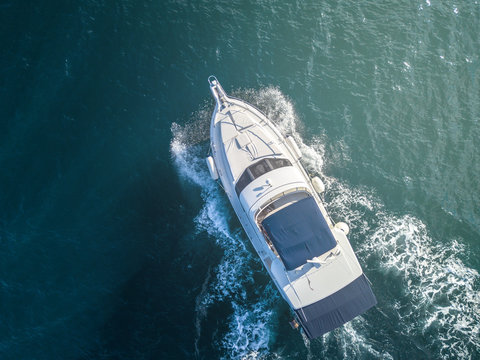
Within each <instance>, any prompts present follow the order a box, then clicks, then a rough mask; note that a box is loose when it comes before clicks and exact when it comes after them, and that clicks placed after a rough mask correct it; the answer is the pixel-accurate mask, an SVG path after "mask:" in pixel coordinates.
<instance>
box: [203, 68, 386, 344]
mask: <svg viewBox="0 0 480 360" xmlns="http://www.w3.org/2000/svg"><path fill="white" fill-rule="evenodd" d="M208 82H209V84H210V90H211V92H212V95H213V97H214V99H215V102H216V104H215V110H214V112H213V115H212V120H211V124H210V151H211V154H210V156H208V157H207V159H206V162H207V166H208V169H209V172H210V175H211V177H212V178H213V179H214V180H220V182H221V185H222V187H223V189H224V190H225V193H226V194H227V196H228V198H229V200H230V202H231V204H232V207H233V209H234V211H235V213H236V214H237V216H238V219H239V220H240V223H241V224H242V226H243V228H244V230H245V232H246V234H247V236H248V238H249V239H250V241H251V243H252V245H253V247H254V248H255V250H256V252H257V254H258V256H259V257H260V259H261V260H262V262H263V264H264V266H265V268H266V269H267V271H268V273H269V275H270V277H271V278H272V280H273V282H274V283H275V285H276V287H277V288H278V291H279V292H280V294H281V296H282V297H283V299H284V300H285V301H286V302H287V303H288V305H289V306H290V307H291V309H292V310H293V312H294V320H293V321H292V323H291V324H293V325H292V326H294V327H301V328H303V331H304V332H305V334H306V336H307V337H308V338H310V339H313V338H316V337H319V336H321V335H323V334H325V333H327V332H329V331H331V330H333V329H335V328H337V327H340V326H342V325H343V324H345V323H347V322H348V321H350V320H352V319H353V318H355V317H356V316H358V315H360V314H362V313H364V312H365V311H367V310H368V309H370V308H371V307H373V306H374V305H376V303H377V300H376V298H375V295H374V294H373V292H372V289H371V287H370V284H369V281H368V279H367V278H366V276H365V275H364V273H363V271H362V268H361V266H360V264H359V262H358V259H357V257H356V256H355V253H354V251H353V249H352V246H351V245H350V242H349V241H348V239H347V236H346V235H347V234H348V231H349V229H348V226H347V224H345V223H342V222H339V223H336V224H334V223H333V222H332V220H331V219H330V217H329V216H328V214H327V211H326V209H325V207H324V205H323V202H322V200H321V198H320V194H321V193H322V192H323V191H324V185H323V182H322V180H321V179H320V178H319V177H313V178H312V177H310V176H309V174H308V173H307V172H306V170H305V168H304V167H303V165H302V163H301V157H302V154H301V151H300V149H299V147H298V145H297V144H296V142H295V140H294V138H293V137H292V136H284V135H282V133H280V131H279V130H278V129H277V128H276V127H275V125H274V124H273V123H272V122H271V121H270V120H269V119H268V118H267V117H266V116H265V115H264V114H263V113H262V112H261V111H260V110H258V109H257V108H255V107H254V106H252V105H250V104H248V103H246V102H245V101H242V100H240V99H237V98H234V97H231V96H227V94H226V93H225V91H224V90H223V88H222V86H221V85H220V83H219V82H218V80H217V79H216V77H214V76H210V77H209V78H208Z"/></svg>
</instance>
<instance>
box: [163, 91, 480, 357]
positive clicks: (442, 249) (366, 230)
mask: <svg viewBox="0 0 480 360" xmlns="http://www.w3.org/2000/svg"><path fill="white" fill-rule="evenodd" d="M235 95H236V96H238V97H240V98H243V99H245V100H247V101H249V102H250V103H252V104H254V105H256V106H257V107H258V108H260V110H262V111H263V112H264V113H265V114H266V115H267V116H268V117H269V118H270V119H271V120H272V121H273V122H274V123H276V125H277V126H278V128H279V129H280V131H281V132H282V133H283V134H290V135H292V136H294V138H295V140H296V142H297V144H298V146H299V147H300V149H301V151H302V153H303V159H302V161H303V163H304V165H305V167H306V168H307V169H308V170H309V172H313V173H316V174H319V175H321V176H322V177H323V179H324V182H325V183H326V184H327V186H328V187H329V188H328V192H329V199H328V201H327V202H326V206H327V208H328V210H329V212H330V214H331V215H332V216H334V217H335V218H337V217H340V218H341V219H342V220H346V221H347V222H348V223H349V225H350V228H351V230H352V232H351V236H350V238H351V240H353V243H354V244H355V247H356V250H357V255H358V257H359V260H360V262H361V264H362V266H363V268H364V270H365V271H366V272H367V273H370V274H371V275H372V276H375V275H376V276H377V277H388V276H392V277H394V278H395V279H393V280H394V281H396V283H399V284H401V285H399V286H400V287H402V286H403V290H404V291H403V292H402V294H401V296H400V297H398V298H391V299H388V298H386V299H383V301H381V304H382V305H381V306H382V308H381V309H380V310H381V312H382V314H384V315H383V319H384V320H383V321H387V322H395V324H396V329H397V328H398V334H401V335H402V336H404V337H405V339H406V341H408V339H412V338H422V339H427V340H425V341H427V345H426V346H425V347H426V349H427V351H428V354H430V355H431V354H436V355H435V356H436V357H439V358H446V359H449V358H452V359H453V358H467V359H468V358H472V356H471V354H478V353H479V351H480V340H479V339H480V309H479V304H480V295H479V288H478V286H479V285H478V284H479V280H480V276H479V274H478V272H477V271H476V270H474V269H471V268H469V267H467V266H466V265H465V264H464V263H463V262H462V261H461V254H462V252H464V251H466V250H467V249H465V246H464V245H463V244H462V240H461V239H449V240H448V239H447V241H445V239H443V243H442V242H440V241H438V240H433V239H432V238H431V237H430V236H429V235H428V231H427V229H426V226H425V225H424V224H423V223H422V221H421V220H419V219H417V218H415V217H413V216H410V215H404V216H402V215H394V214H391V213H389V212H388V210H387V209H385V206H384V205H383V203H382V202H381V201H380V200H379V199H378V198H377V197H376V195H375V193H374V192H373V191H372V190H371V189H367V188H363V187H351V186H349V185H346V184H344V183H341V182H338V181H335V179H333V178H329V177H327V176H325V174H323V173H322V168H323V165H324V160H323V155H324V154H325V150H324V145H323V144H325V142H326V141H328V140H325V139H323V138H322V137H321V136H320V137H317V138H314V139H313V141H312V143H310V144H306V143H305V142H304V141H303V139H302V137H301V135H300V130H299V129H298V127H299V121H298V120H297V119H298V118H297V116H296V114H295V112H294V108H293V105H292V103H291V102H290V101H289V100H288V99H287V98H286V97H285V96H284V95H283V94H282V93H281V92H280V91H279V90H278V89H276V88H266V89H262V90H259V91H253V90H242V91H239V92H237V93H236V94H235ZM202 121H204V122H205V123H206V124H208V123H209V118H207V119H204V120H202ZM172 132H173V133H174V140H173V141H172V146H171V149H172V154H173V155H174V158H175V162H176V164H177V167H178V168H179V172H180V174H181V175H182V176H183V177H185V178H187V179H189V180H191V181H192V182H194V183H196V184H197V185H198V186H200V188H201V190H202V197H203V199H204V206H203V207H202V209H201V211H200V213H199V215H198V216H197V218H196V220H195V221H196V225H197V228H198V230H199V231H207V232H208V233H209V234H210V235H211V236H212V237H214V238H215V240H216V242H217V244H219V246H221V247H222V249H224V258H223V259H222V261H221V263H220V264H218V265H217V267H216V269H215V270H214V273H215V276H214V277H215V279H214V280H213V282H212V283H211V285H210V287H209V290H208V292H207V293H206V294H205V296H204V298H203V300H202V303H203V304H204V305H205V306H208V305H209V304H211V303H213V302H218V301H230V302H231V304H232V309H233V314H232V315H231V317H230V319H229V332H228V333H227V334H226V335H225V336H224V337H223V339H222V340H221V341H220V343H219V345H221V346H222V347H223V348H224V349H225V351H226V353H227V355H226V357H228V358H244V359H252V358H263V357H265V356H267V354H268V339H269V336H270V335H269V328H268V322H269V321H270V319H271V318H272V316H273V315H272V312H271V311H269V310H268V309H270V308H271V307H270V306H269V304H268V303H267V302H263V301H264V298H258V299H255V300H253V301H252V300H250V301H247V294H246V293H245V288H246V285H248V284H252V283H253V280H252V276H253V270H252V269H253V268H254V267H255V266H253V265H254V264H255V262H257V263H258V259H257V258H256V256H255V255H253V256H252V254H251V253H250V252H249V251H248V250H247V249H246V246H245V244H246V240H245V236H244V235H243V233H242V232H241V229H235V230H234V231H232V230H230V229H229V226H228V215H225V213H226V211H225V209H229V204H228V203H227V201H225V198H224V197H223V195H221V194H220V192H219V190H218V186H217V185H216V184H215V183H214V182H213V181H211V180H210V178H209V174H208V172H207V169H206V166H205V165H204V160H203V156H200V155H199V148H198V145H195V146H190V145H189V143H188V142H187V141H186V139H185V138H186V137H185V136H184V135H182V134H184V133H182V131H181V128H180V127H178V128H177V129H176V128H175V126H174V127H172ZM182 136H183V141H182ZM194 140H195V139H194ZM193 143H195V141H193ZM204 150H205V149H204ZM229 213H231V211H230V212H229ZM445 243H446V244H445ZM374 286H375V284H374ZM274 294H275V296H276V297H277V299H278V294H277V293H276V291H274ZM252 304H253V305H252ZM378 307H380V305H378ZM258 309H260V310H261V311H260V310H258ZM367 317H368V315H367ZM386 317H387V318H386ZM365 318H366V317H365V316H363V317H362V316H360V317H357V318H356V319H354V320H353V321H352V322H350V323H348V324H347V325H345V326H343V327H342V328H340V329H337V330H335V331H333V332H331V333H329V334H327V335H326V336H324V337H323V338H322V339H320V340H314V341H321V342H322V345H323V346H322V349H323V350H322V353H323V354H324V355H327V353H328V352H329V350H333V349H337V350H338V349H339V348H340V349H342V356H344V357H349V358H358V357H364V356H365V355H366V354H368V356H369V357H371V358H383V359H391V358H392V356H391V355H390V353H389V352H388V351H390V350H391V351H396V350H398V349H388V348H387V349H385V347H384V346H383V345H382V344H380V343H379V341H378V339H377V340H373V339H371V338H370V337H368V336H367V334H368V333H369V332H372V331H373V330H372V328H371V326H372V325H371V324H369V323H368V321H366V320H365ZM378 325H379V324H376V326H378ZM380 325H381V324H380ZM257 330H258V331H257ZM426 335H428V336H426ZM382 336H388V335H385V334H382V333H381V334H380V335H378V336H377V337H380V338H382ZM384 340H387V339H384ZM387 341H388V340H387ZM305 347H306V350H307V354H308V355H307V356H308V357H309V358H310V357H314V356H315V355H314V354H312V353H311V342H310V341H306V342H305ZM430 355H429V356H430ZM268 356H269V357H272V356H277V355H274V354H269V355H268Z"/></svg>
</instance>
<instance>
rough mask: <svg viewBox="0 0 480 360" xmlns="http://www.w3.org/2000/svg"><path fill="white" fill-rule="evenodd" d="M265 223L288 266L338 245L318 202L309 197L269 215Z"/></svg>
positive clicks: (284, 262) (290, 268)
mask: <svg viewBox="0 0 480 360" xmlns="http://www.w3.org/2000/svg"><path fill="white" fill-rule="evenodd" d="M262 226H263V228H264V229H265V231H266V232H267V234H268V237H269V238H270V240H271V241H272V243H273V246H275V249H276V250H277V253H278V255H280V258H281V259H282V261H283V264H284V265H285V268H286V269H287V270H293V269H295V268H297V267H299V266H300V265H303V264H305V263H306V262H307V260H308V259H313V258H314V257H316V256H319V255H322V254H324V253H326V252H327V251H329V250H331V249H333V248H334V247H335V246H336V244H337V243H336V241H335V238H334V237H333V235H332V232H331V231H330V228H329V227H328V224H327V222H326V221H325V219H324V217H323V215H322V213H321V211H320V209H319V207H318V205H317V203H316V202H315V200H314V199H313V198H312V197H307V198H305V199H302V200H300V201H297V202H296V203H293V204H292V205H289V206H287V207H285V208H283V209H281V210H279V211H277V212H276V213H273V214H272V215H270V216H268V217H267V218H265V220H263V221H262Z"/></svg>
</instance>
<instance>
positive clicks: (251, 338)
mask: <svg viewBox="0 0 480 360" xmlns="http://www.w3.org/2000/svg"><path fill="white" fill-rule="evenodd" d="M479 33H480V4H479V3H477V2H475V1H473V2H467V1H463V2H452V1H446V2H441V3H437V2H434V1H432V0H430V1H429V0H427V1H416V2H410V3H396V2H384V3H376V2H370V1H364V2H361V3H354V4H353V3H337V2H324V3H318V2H313V1H311V2H297V3H294V4H287V3H275V2H272V3H270V2H261V1H258V2H240V1H233V2H231V1H228V2H227V1H217V2H206V1H198V2H188V1H184V2H181V1H171V2H168V1H162V2H159V1H140V2H133V1H127V0H124V1H117V2H109V1H84V2H69V1H65V2H61V3H51V2H47V3H42V4H39V3H36V2H22V3H17V2H7V1H3V2H1V3H0V40H1V45H2V53H1V56H0V95H1V96H0V99H1V100H0V102H1V103H0V168H1V172H0V358H1V359H56V358H59V359H170V358H175V359H184V358H200V359H212V358H226V359H229V358H243V359H254V358H257V359H299V358H301V359H303V358H307V359H320V358H332V359H338V358H359V359H370V358H385V359H392V358H393V359H405V358H435V359H436V358H445V359H457V358H465V359H477V358H480V298H479V289H480V275H479V271H480V259H479V257H478V253H479V251H480V242H479V239H480V210H479V204H480V195H479V192H478V189H480V182H479V180H478V174H479V173H480V151H479V150H478V139H479V138H480V124H479V119H480V72H479V71H480V70H479V69H480V66H479V65H480V52H479V51H480V50H479V49H480V40H479V37H478V34H479ZM210 74H215V75H217V77H218V78H219V80H220V81H221V82H222V85H223V86H224V87H225V89H226V90H227V92H229V93H233V94H235V95H236V96H238V97H242V98H244V99H246V100H248V101H250V102H252V103H253V104H255V105H257V106H258V107H259V108H261V109H262V110H263V111H265V112H266V113H267V115H269V117H270V118H271V119H272V120H273V121H274V122H276V123H277V125H278V126H279V128H280V129H281V131H283V132H285V133H287V132H288V133H293V135H294V136H295V138H296V140H297V143H299V145H300V147H301V150H302V152H303V154H304V158H303V162H304V165H305V166H306V167H307V168H308V169H309V171H310V172H311V173H312V174H317V175H319V176H321V177H322V178H323V179H324V181H325V183H326V184H327V192H326V195H325V201H326V205H327V208H328V210H329V212H330V214H331V216H332V218H333V219H334V220H335V221H339V220H342V221H346V222H347V223H348V224H349V225H350V228H351V235H350V240H351V242H352V245H353V247H354V249H355V250H356V252H357V255H358V257H359V260H360V263H361V264H362V266H363V268H364V270H365V273H366V274H367V275H368V277H369V278H370V280H371V281H372V283H373V286H372V287H373V290H374V292H375V293H376V295H377V298H378V306H377V308H376V309H373V310H371V311H369V312H367V313H366V314H365V315H363V316H362V317H359V318H357V319H355V320H354V321H352V322H351V323H349V324H348V325H346V326H345V327H343V328H341V329H338V330H335V331H334V332H332V333H330V334H328V335H326V336H324V337H323V338H322V339H318V340H313V341H308V340H306V339H305V338H304V337H302V335H301V334H299V333H298V332H294V331H292V330H291V329H290V327H289V325H288V320H290V318H291V313H290V311H289V309H288V306H287V305H286V304H285V303H284V302H283V301H282V300H281V299H280V296H279V295H278V293H277V292H276V290H275V288H274V286H273V284H272V283H271V281H270V279H269V278H268V275H267V274H266V272H265V270H264V269H263V268H262V265H261V263H260V261H259V260H258V259H257V257H256V255H255V253H254V251H253V248H252V247H251V245H250V244H249V242H248V239H247V238H246V235H245V234H244V233H243V231H242V229H241V226H240V224H239V222H238V220H237V219H236V218H235V215H234V213H233V211H232V209H231V207H230V205H229V203H228V200H227V198H226V197H225V196H224V194H223V193H222V191H221V188H219V187H218V186H217V185H216V184H215V183H214V182H212V181H211V180H210V178H209V176H208V171H207V169H206V166H205V163H204V157H205V156H206V154H207V152H208V125H209V121H210V116H211V112H212V110H213V102H212V100H211V99H210V94H209V90H208V84H207V82H206V79H207V77H208V75H210Z"/></svg>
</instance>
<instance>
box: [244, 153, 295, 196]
mask: <svg viewBox="0 0 480 360" xmlns="http://www.w3.org/2000/svg"><path fill="white" fill-rule="evenodd" d="M285 166H292V164H291V163H290V161H288V160H287V159H275V158H266V159H262V160H260V161H257V162H256V163H255V164H253V165H250V166H249V167H248V168H247V169H245V171H244V172H243V174H242V176H240V178H239V179H238V181H237V184H236V185H235V191H236V192H237V195H240V193H241V192H242V190H243V189H245V187H246V186H247V185H248V184H250V183H251V182H252V181H253V180H255V179H256V178H259V177H260V176H262V175H263V174H266V173H267V172H269V171H272V170H275V169H278V168H281V167H285Z"/></svg>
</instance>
